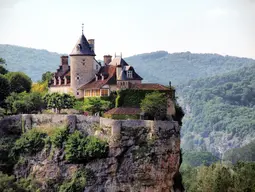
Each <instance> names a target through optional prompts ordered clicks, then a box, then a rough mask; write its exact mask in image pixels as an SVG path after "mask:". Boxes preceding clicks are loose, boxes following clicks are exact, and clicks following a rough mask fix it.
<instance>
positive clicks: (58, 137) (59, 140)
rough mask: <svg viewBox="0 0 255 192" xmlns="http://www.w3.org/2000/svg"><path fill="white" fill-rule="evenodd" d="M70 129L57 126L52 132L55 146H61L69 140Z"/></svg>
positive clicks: (52, 140)
mask: <svg viewBox="0 0 255 192" xmlns="http://www.w3.org/2000/svg"><path fill="white" fill-rule="evenodd" d="M67 137H68V129H67V128H66V127H65V128H56V130H55V132H54V133H53V134H52V136H51V137H50V138H51V142H52V144H53V145H54V146H55V147H58V148H61V147H62V144H63V142H65V141H66V140H67Z"/></svg>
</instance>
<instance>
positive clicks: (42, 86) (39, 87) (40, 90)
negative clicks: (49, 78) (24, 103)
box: [31, 81, 48, 94]
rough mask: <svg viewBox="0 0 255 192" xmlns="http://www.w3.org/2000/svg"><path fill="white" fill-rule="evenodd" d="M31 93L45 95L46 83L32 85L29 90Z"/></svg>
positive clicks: (46, 90)
mask: <svg viewBox="0 0 255 192" xmlns="http://www.w3.org/2000/svg"><path fill="white" fill-rule="evenodd" d="M31 91H32V92H37V93H42V94H44V93H47V92H48V82H46V81H45V82H37V83H33V84H32V88H31Z"/></svg>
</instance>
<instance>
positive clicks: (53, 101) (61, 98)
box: [43, 93, 75, 113]
mask: <svg viewBox="0 0 255 192" xmlns="http://www.w3.org/2000/svg"><path fill="white" fill-rule="evenodd" d="M43 100H44V102H45V104H46V106H47V108H50V109H56V111H57V113H60V110H61V109H70V108H72V107H73V105H74V103H75V98H74V96H71V95H69V94H66V93H64V94H60V93H48V94H46V95H45V96H44V97H43Z"/></svg>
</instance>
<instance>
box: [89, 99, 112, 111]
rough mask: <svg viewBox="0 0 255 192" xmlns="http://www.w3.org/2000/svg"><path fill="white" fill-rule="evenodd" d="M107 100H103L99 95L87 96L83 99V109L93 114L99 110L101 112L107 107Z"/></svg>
mask: <svg viewBox="0 0 255 192" xmlns="http://www.w3.org/2000/svg"><path fill="white" fill-rule="evenodd" d="M110 104H111V103H110V102H109V101H105V100H103V99H101V98H99V97H89V98H86V99H85V100H84V110H87V111H89V112H91V113H92V114H95V113H97V112H99V114H101V113H102V112H103V111H105V110H107V109H109V106H110Z"/></svg>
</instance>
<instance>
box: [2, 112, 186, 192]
mask: <svg viewBox="0 0 255 192" xmlns="http://www.w3.org/2000/svg"><path fill="white" fill-rule="evenodd" d="M61 124H65V125H66V126H67V128H68V131H69V133H70V134H71V133H72V132H74V131H75V130H79V131H80V132H81V133H82V134H83V135H84V136H87V135H93V136H96V137H98V138H100V139H104V140H106V141H107V142H108V144H109V151H108V155H107V156H106V157H103V158H98V159H94V160H91V161H88V162H86V163H85V162H84V163H83V162H80V163H77V164H73V163H70V162H68V161H67V160H66V158H65V151H64V147H65V145H63V147H62V148H61V147H60V148H53V146H51V145H45V147H44V148H43V150H42V151H40V152H38V153H36V154H35V155H30V156H26V157H25V158H22V160H19V161H18V163H17V164H16V165H15V167H14V174H15V176H16V178H17V179H20V178H31V177H33V178H35V180H36V182H37V186H38V187H39V188H40V189H41V191H56V189H55V186H56V183H60V182H63V181H64V180H67V179H72V178H74V177H76V175H77V173H78V172H83V173H85V175H86V185H85V187H84V191H86V192H89V191H91V192H92V191H95V192H97V191H102V192H103V191H105V192H113V191H116V192H117V191H118V192H120V191H123V192H124V191H125V192H129V191H130V192H138V191H140V192H165V191H167V192H169V191H182V190H183V188H182V185H181V181H180V174H179V167H180V163H181V155H180V154H181V152H180V127H179V125H178V123H177V122H174V121H143V120H111V119H105V118H99V117H85V116H79V115H77V116H74V115H19V116H12V117H8V118H5V119H2V120H1V121H0V133H1V136H2V137H5V136H6V135H8V134H13V133H15V134H16V133H18V132H20V133H22V131H23V132H24V131H26V130H29V129H31V128H36V129H40V128H41V129H45V127H55V126H60V125H61ZM10 130H12V131H10ZM14 130H15V131H14Z"/></svg>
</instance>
